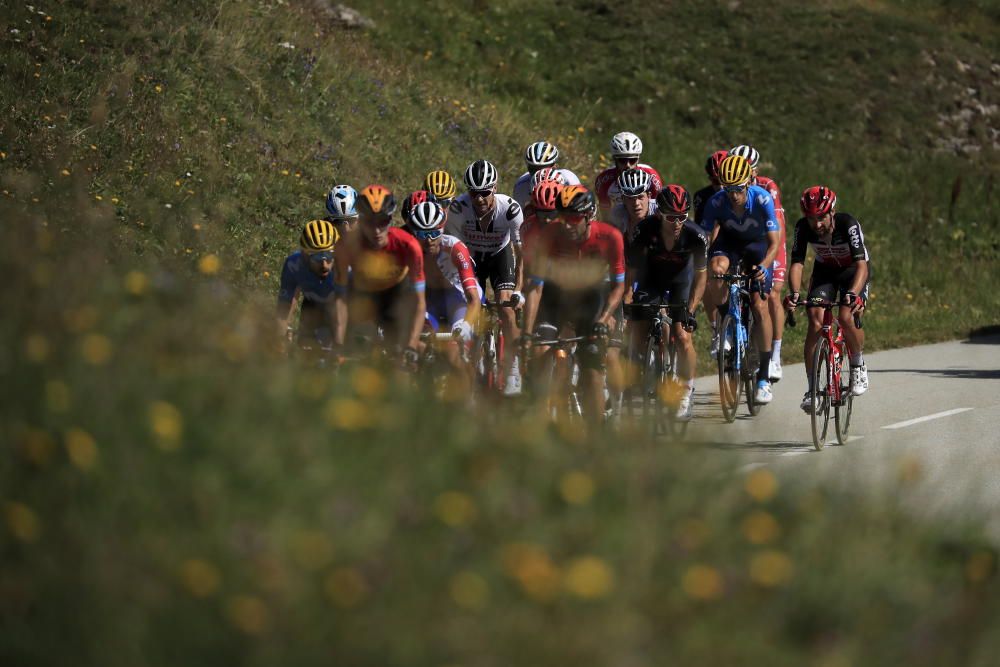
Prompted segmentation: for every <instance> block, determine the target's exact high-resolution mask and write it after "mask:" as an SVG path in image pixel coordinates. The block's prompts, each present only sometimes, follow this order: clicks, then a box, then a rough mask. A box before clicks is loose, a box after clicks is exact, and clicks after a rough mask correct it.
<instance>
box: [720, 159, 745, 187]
mask: <svg viewBox="0 0 1000 667" xmlns="http://www.w3.org/2000/svg"><path fill="white" fill-rule="evenodd" d="M749 182H750V163H749V162H748V161H747V159H746V158H745V157H740V156H739V155H730V156H729V157H727V158H726V159H725V160H723V161H722V164H720V165H719V183H721V184H722V186H723V187H725V186H728V185H745V184H747V183H749Z"/></svg>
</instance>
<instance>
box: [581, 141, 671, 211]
mask: <svg viewBox="0 0 1000 667" xmlns="http://www.w3.org/2000/svg"><path fill="white" fill-rule="evenodd" d="M641 155H642V140H641V139H639V137H637V136H636V135H635V134H633V133H631V132H619V133H618V134H616V135H615V136H613V137H612V138H611V159H612V160H614V165H613V166H611V167H608V168H607V169H605V170H604V171H602V172H601V173H599V174H598V175H597V178H595V179H594V193H595V194H596V196H597V201H598V205H599V207H600V211H601V215H602V216H607V215H609V214H610V211H611V208H612V207H613V206H614V205H615V204H617V203H619V202H620V201H621V193H620V191H619V190H618V176H619V175H620V174H621V173H622V172H623V171H625V170H626V169H641V170H642V171H645V172H646V173H648V174H649V175H650V177H651V181H650V185H649V187H650V192H649V194H650V196H651V197H656V195H658V194H659V193H660V188H662V187H663V178H661V177H660V172H658V171H656V169H654V168H652V167H651V166H649V165H648V164H641V163H640V162H639V158H640V156H641Z"/></svg>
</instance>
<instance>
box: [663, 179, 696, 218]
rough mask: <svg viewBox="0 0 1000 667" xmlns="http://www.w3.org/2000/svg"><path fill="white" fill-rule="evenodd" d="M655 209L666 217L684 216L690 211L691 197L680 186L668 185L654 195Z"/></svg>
mask: <svg viewBox="0 0 1000 667" xmlns="http://www.w3.org/2000/svg"><path fill="white" fill-rule="evenodd" d="M656 208H657V210H658V211H659V212H660V213H664V214H666V215H685V214H686V213H688V212H690V211H691V196H690V195H689V194H688V191H687V190H685V189H684V188H683V187H682V186H680V185H676V184H674V183H670V184H668V185H665V186H663V189H662V190H660V194H658V195H656Z"/></svg>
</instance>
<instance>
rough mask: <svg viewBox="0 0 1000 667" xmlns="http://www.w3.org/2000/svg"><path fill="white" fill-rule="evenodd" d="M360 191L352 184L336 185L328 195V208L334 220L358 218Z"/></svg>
mask: <svg viewBox="0 0 1000 667" xmlns="http://www.w3.org/2000/svg"><path fill="white" fill-rule="evenodd" d="M357 201H358V191H357V190H355V189H354V188H352V187H351V186H350V185H335V186H333V188H332V189H331V190H330V194H328V195H327V196H326V210H327V212H329V213H330V217H331V218H333V219H334V220H346V219H347V218H356V217H357V216H358V209H357V208H356V206H355V204H357Z"/></svg>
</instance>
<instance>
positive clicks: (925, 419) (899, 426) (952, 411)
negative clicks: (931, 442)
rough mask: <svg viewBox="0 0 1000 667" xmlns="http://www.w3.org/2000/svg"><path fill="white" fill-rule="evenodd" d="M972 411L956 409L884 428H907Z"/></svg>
mask: <svg viewBox="0 0 1000 667" xmlns="http://www.w3.org/2000/svg"><path fill="white" fill-rule="evenodd" d="M971 409H972V408H955V409H954V410H945V411H944V412H936V413H934V414H932V415H927V416H926V417H917V418H916V419H907V420H906V421H905V422H896V423H895V424H889V425H888V426H883V427H882V428H888V429H897V428H906V427H907V426H913V425H914V424H919V423H921V422H926V421H930V420H932V419H940V418H941V417H950V416H951V415H957V414H958V413H960V412H968V411H969V410H971Z"/></svg>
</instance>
